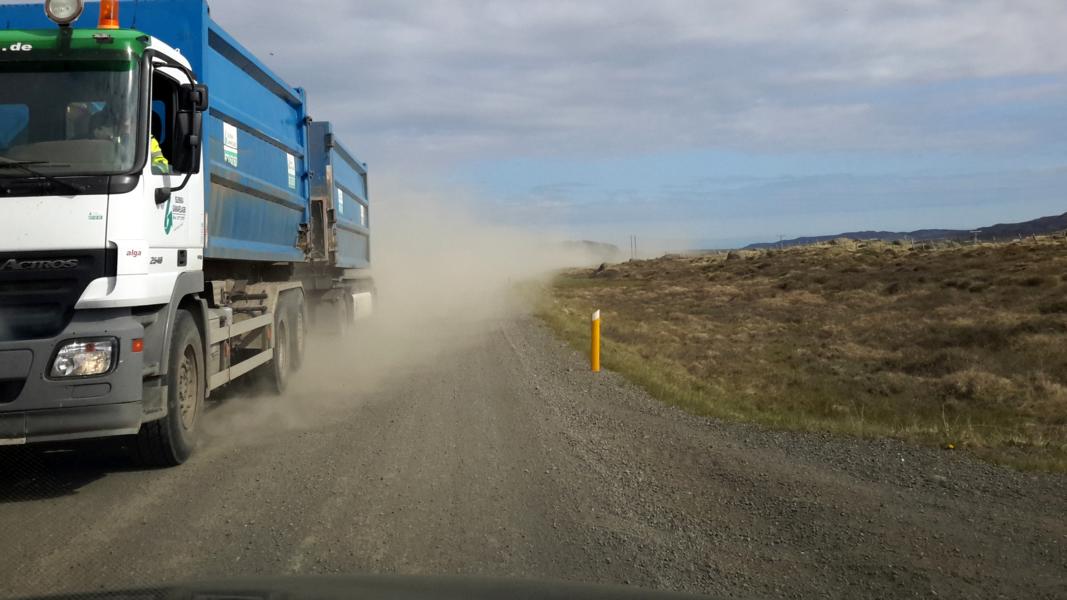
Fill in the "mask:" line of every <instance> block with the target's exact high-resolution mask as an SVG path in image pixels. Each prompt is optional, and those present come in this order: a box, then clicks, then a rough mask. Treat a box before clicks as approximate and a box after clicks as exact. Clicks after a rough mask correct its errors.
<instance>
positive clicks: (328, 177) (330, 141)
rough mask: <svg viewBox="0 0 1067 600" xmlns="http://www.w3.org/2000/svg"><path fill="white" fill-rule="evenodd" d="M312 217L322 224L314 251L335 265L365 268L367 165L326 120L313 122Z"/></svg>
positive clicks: (367, 257)
mask: <svg viewBox="0 0 1067 600" xmlns="http://www.w3.org/2000/svg"><path fill="white" fill-rule="evenodd" d="M310 149H311V153H310V154H311V157H312V161H313V162H312V163H311V173H312V175H311V198H312V220H313V221H316V222H319V221H321V222H323V223H325V227H321V228H319V227H315V229H316V230H321V231H325V232H326V235H325V236H324V237H323V238H322V239H321V240H315V252H316V253H317V254H318V255H321V256H325V257H328V258H329V260H330V262H331V263H332V264H334V265H335V266H338V267H342V268H345V269H364V268H367V267H369V266H370V205H369V203H368V201H367V198H368V194H367V165H365V164H363V163H361V162H359V160H357V159H356V158H355V157H354V156H352V154H351V153H350V152H349V151H348V150H346V149H345V147H344V146H342V145H341V143H340V142H339V141H337V138H336V136H334V134H333V130H332V127H331V125H330V124H329V123H327V122H317V123H312V124H311V127H310Z"/></svg>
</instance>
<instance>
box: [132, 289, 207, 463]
mask: <svg viewBox="0 0 1067 600" xmlns="http://www.w3.org/2000/svg"><path fill="white" fill-rule="evenodd" d="M169 361H170V365H169V367H170V368H169V369H168V372H167V416H166V417H164V418H162V419H160V420H158V421H153V422H151V423H145V424H143V425H141V431H140V432H139V433H138V434H137V438H136V442H135V444H134V453H135V455H136V457H137V460H138V462H140V463H141V464H143V465H145V466H153V467H174V466H177V465H180V464H182V463H184V462H185V461H186V460H187V459H188V458H189V457H190V456H191V455H192V453H193V448H194V446H195V442H196V428H197V424H198V423H199V421H200V414H201V413H202V412H203V410H204V397H205V395H206V390H207V385H206V379H205V378H206V376H207V374H206V371H205V368H204V345H203V340H202V338H201V336H200V330H199V329H198V328H197V327H196V322H195V321H194V320H193V316H192V315H191V314H190V313H189V311H186V310H178V311H177V313H176V315H175V319H174V335H173V336H172V337H171V345H170V357H169Z"/></svg>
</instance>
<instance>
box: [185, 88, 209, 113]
mask: <svg viewBox="0 0 1067 600" xmlns="http://www.w3.org/2000/svg"><path fill="white" fill-rule="evenodd" d="M208 103H209V97H208V92H207V86H206V85H204V84H202V83H187V84H185V85H182V102H181V104H182V109H183V110H191V111H193V112H201V113H202V112H207V109H208Z"/></svg>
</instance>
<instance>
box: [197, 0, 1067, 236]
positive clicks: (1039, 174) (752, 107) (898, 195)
mask: <svg viewBox="0 0 1067 600" xmlns="http://www.w3.org/2000/svg"><path fill="white" fill-rule="evenodd" d="M212 14H213V15H214V17H215V18H216V20H218V21H219V22H220V23H222V24H223V26H225V27H226V28H227V29H229V30H230V31H231V32H232V33H234V34H235V35H236V36H237V37H238V39H240V40H241V41H242V42H243V43H245V44H246V45H247V46H249V47H250V48H251V49H253V50H254V51H255V52H257V54H259V55H261V56H263V57H264V60H265V61H266V62H267V63H268V64H270V65H271V66H272V67H273V68H274V69H275V70H276V71H278V72H279V73H280V74H281V75H282V76H284V77H285V78H287V79H288V80H289V81H290V82H291V83H293V84H294V85H299V86H302V87H304V88H306V89H307V90H308V94H309V97H310V101H311V107H312V114H313V115H314V116H315V117H316V118H319V119H328V120H331V121H333V122H334V124H335V127H336V129H337V130H339V132H340V133H341V135H342V136H343V138H344V139H345V140H346V143H347V145H348V146H350V147H352V148H353V149H354V150H355V151H356V152H357V154H359V155H360V157H361V158H362V159H363V160H365V161H367V162H368V163H370V166H371V170H372V173H373V175H374V177H375V180H374V181H375V182H376V185H375V187H374V190H375V191H376V196H375V198H374V199H373V201H376V202H381V203H387V202H389V201H390V195H393V196H394V197H399V196H401V195H403V194H404V193H405V189H406V188H407V187H412V188H417V189H420V190H427V189H429V190H434V189H440V190H441V201H442V202H443V203H447V202H457V201H458V200H457V198H458V197H460V196H462V197H463V198H465V199H467V200H469V201H473V202H475V203H476V204H477V205H478V206H479V207H480V210H481V214H483V216H484V218H485V219H487V220H489V219H491V220H497V221H504V222H509V223H516V224H523V225H526V226H530V227H537V228H544V229H548V230H552V231H554V232H556V234H558V235H564V236H566V237H576V238H589V239H598V240H606V241H612V242H615V243H619V244H620V245H625V244H626V238H627V236H628V235H630V234H636V235H638V236H639V237H640V238H641V239H642V240H647V244H648V245H649V246H658V247H661V248H670V249H680V248H683V247H694V246H699V247H723V246H732V245H738V244H743V243H747V242H751V241H764V240H772V239H777V236H778V235H779V234H781V235H785V236H789V237H792V236H800V235H813V234H832V233H837V232H840V231H846V230H858V229H893V230H908V229H917V228H925V227H962V228H970V227H976V226H981V225H988V224H992V223H994V222H1003V221H1018V220H1025V219H1030V218H1034V217H1038V216H1044V215H1049V214H1059V213H1062V212H1067V194H1065V191H1067V44H1065V43H1064V40H1067V10H1065V8H1064V4H1063V2H1062V0H953V1H950V0H944V1H938V0H888V1H881V0H879V1H875V0H871V1H861V2H856V1H855V0H850V1H839V0H752V1H750V2H737V1H736V0H659V1H657V2H632V1H626V0H583V1H581V2H573V1H559V0H538V1H536V2H527V1H521V0H388V1H384V0H383V1H378V0H361V1H360V2H350V1H348V0H320V1H319V2H314V3H284V4H276V3H262V2H258V1H253V0H226V1H225V2H223V1H221V0H219V1H216V2H214V3H213V4H212Z"/></svg>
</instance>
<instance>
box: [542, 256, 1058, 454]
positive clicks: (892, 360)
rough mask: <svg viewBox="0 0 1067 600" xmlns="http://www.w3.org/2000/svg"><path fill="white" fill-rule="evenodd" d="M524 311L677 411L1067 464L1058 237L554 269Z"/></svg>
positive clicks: (669, 259) (676, 258)
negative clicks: (534, 306) (532, 309)
mask: <svg viewBox="0 0 1067 600" xmlns="http://www.w3.org/2000/svg"><path fill="white" fill-rule="evenodd" d="M549 291H550V293H549V294H546V295H545V299H544V300H543V301H542V303H541V305H540V307H539V309H538V314H539V316H540V317H541V318H542V319H544V320H545V321H546V322H547V323H549V324H550V325H551V326H552V327H553V328H554V329H556V330H557V331H558V332H559V333H560V334H561V335H562V336H563V337H564V338H565V339H567V340H568V341H570V342H571V343H572V344H574V345H575V346H576V347H579V348H588V338H589V323H588V319H589V314H590V313H591V312H592V311H593V310H594V309H601V310H602V311H603V313H604V325H603V327H604V342H603V347H604V350H603V361H604V365H605V366H606V367H608V368H610V369H612V370H616V371H619V372H621V373H622V374H624V375H625V376H627V377H628V378H630V379H631V380H633V381H635V382H636V383H638V384H640V385H642V386H643V387H645V388H646V389H648V390H649V391H650V392H651V393H652V394H653V395H655V396H657V397H659V398H661V399H662V400H664V401H666V402H670V403H673V404H677V405H679V406H682V407H684V408H685V409H687V410H690V411H693V412H696V413H699V414H705V415H712V416H716V417H722V418H729V419H742V420H750V421H755V422H759V423H763V424H767V425H771V426H774V427H781V428H786V429H801V430H829V431H834V432H840V433H847V434H854V435H866V436H895V437H900V438H905V439H908V440H913V441H915V442H917V443H923V444H931V445H938V446H940V447H944V448H946V449H949V448H952V447H955V448H967V449H970V450H972V451H974V452H976V453H978V454H980V455H982V456H984V457H987V458H989V459H991V460H994V461H997V462H1001V463H1006V464H1010V465H1013V466H1017V467H1020V468H1026V469H1038V470H1052V471H1065V470H1067V352H1065V349H1067V241H1065V240H1064V239H1063V238H1058V239H1054V238H1038V239H1030V240H1026V241H1021V242H1013V243H1004V244H983V245H977V246H975V245H958V244H952V245H942V246H930V245H927V246H913V245H908V244H899V243H897V244H889V243H884V242H870V243H857V242H853V241H849V240H839V241H836V242H833V243H830V244H824V245H820V246H811V247H798V248H789V249H785V250H770V251H744V252H735V253H731V254H729V255H727V254H709V255H703V256H668V257H664V258H660V259H655V260H647V261H631V262H628V263H623V264H619V265H608V266H607V267H606V268H604V269H601V270H600V271H599V272H596V271H595V270H593V269H584V270H573V271H568V272H565V273H563V274H561V275H559V276H558V277H557V278H556V279H555V280H554V281H553V282H552V284H551V285H550V288H549Z"/></svg>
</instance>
